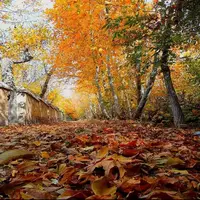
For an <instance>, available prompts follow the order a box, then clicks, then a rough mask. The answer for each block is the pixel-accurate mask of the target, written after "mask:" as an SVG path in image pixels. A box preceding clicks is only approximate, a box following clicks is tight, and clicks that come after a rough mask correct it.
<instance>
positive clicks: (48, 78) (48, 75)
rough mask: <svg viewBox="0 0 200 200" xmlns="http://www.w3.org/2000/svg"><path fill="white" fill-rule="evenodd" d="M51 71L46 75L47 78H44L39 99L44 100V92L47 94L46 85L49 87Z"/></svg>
mask: <svg viewBox="0 0 200 200" xmlns="http://www.w3.org/2000/svg"><path fill="white" fill-rule="evenodd" d="M53 71H54V70H53V69H51V71H50V72H49V73H47V77H46V80H45V82H44V85H43V87H42V92H41V94H40V97H41V98H44V96H45V94H46V92H47V89H48V85H49V81H50V79H51V76H52V74H53Z"/></svg>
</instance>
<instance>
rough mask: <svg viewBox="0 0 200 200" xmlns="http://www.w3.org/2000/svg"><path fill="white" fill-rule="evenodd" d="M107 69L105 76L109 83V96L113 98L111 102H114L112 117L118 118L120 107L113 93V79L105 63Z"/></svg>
mask: <svg viewBox="0 0 200 200" xmlns="http://www.w3.org/2000/svg"><path fill="white" fill-rule="evenodd" d="M106 67H107V74H108V81H109V85H110V91H111V94H112V96H113V101H114V105H113V106H114V115H115V116H114V117H117V118H120V105H119V100H118V96H117V94H116V92H115V88H114V84H113V77H112V74H111V70H110V66H109V64H108V63H107V65H106Z"/></svg>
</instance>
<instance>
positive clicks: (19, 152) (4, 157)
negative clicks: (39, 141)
mask: <svg viewBox="0 0 200 200" xmlns="http://www.w3.org/2000/svg"><path fill="white" fill-rule="evenodd" d="M33 155H34V154H33V153H32V152H29V151H27V150H23V149H14V150H9V151H6V152H4V153H2V154H1V155H0V165H4V164H7V163H9V162H10V161H11V160H15V159H18V158H31V157H33Z"/></svg>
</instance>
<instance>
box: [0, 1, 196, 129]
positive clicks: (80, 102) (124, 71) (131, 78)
mask: <svg viewBox="0 0 200 200" xmlns="http://www.w3.org/2000/svg"><path fill="white" fill-rule="evenodd" d="M27 4H28V5H27ZM29 4H30V5H32V6H31V8H33V10H34V13H36V12H41V7H40V1H39V0H38V1H34V6H33V2H32V1H26V4H24V5H25V7H26V8H28V7H29ZM9 5H12V1H11V0H10V1H7V2H6V3H4V4H0V6H1V9H2V10H1V11H0V14H2V15H1V16H0V20H2V21H4V22H5V23H7V22H9V23H11V24H12V26H10V28H9V35H6V34H5V32H4V31H3V30H2V34H1V35H2V43H1V54H2V55H1V66H2V80H3V81H4V82H6V83H8V84H9V85H11V86H12V87H15V85H17V86H24V87H26V88H28V89H30V90H32V91H33V92H35V93H36V94H38V95H40V96H41V97H42V98H48V100H50V101H51V102H52V103H54V104H55V105H56V106H59V107H60V108H61V109H62V110H64V111H66V112H67V113H68V114H69V116H71V117H72V118H80V117H86V118H88V117H90V118H91V117H93V118H105V119H112V118H119V119H133V118H135V119H139V118H141V117H146V118H149V119H152V118H153V116H156V113H158V112H159V110H161V111H163V112H161V115H166V116H168V118H170V117H169V113H170V114H171V116H173V121H174V124H175V126H177V127H179V126H180V125H181V124H182V123H184V114H185V109H186V107H187V106H186V105H188V104H190V105H192V106H190V107H191V109H189V111H187V113H186V114H188V113H189V115H190V114H191V113H192V115H193V114H195V116H200V113H199V112H198V105H196V104H197V103H196V102H198V101H199V98H200V93H199V90H198V87H197V86H199V83H200V75H199V74H200V73H199V65H198V63H199V56H198V49H199V22H200V19H199V16H200V15H199V12H200V11H199V7H200V6H199V4H198V0H176V1H166V0H154V1H153V2H149V1H148V2H146V1H145V0H132V1H130V0H120V1H119V0H118V1H116V0H108V1H105V0H97V1H92V0H79V1H74V0H69V1H64V0H55V2H54V6H53V8H52V9H48V10H47V11H46V14H47V16H48V18H49V21H48V20H47V19H45V21H40V22H39V21H38V22H36V23H35V22H30V21H29V20H25V21H23V20H22V19H23V18H26V17H23V18H22V19H21V18H20V20H21V21H20V23H19V20H16V21H12V20H13V17H11V16H12V14H13V12H14V14H15V15H16V13H18V12H19V13H20V15H21V13H23V15H31V13H32V11H30V12H27V10H26V9H24V10H23V9H16V10H12V9H10V7H9ZM7 8H9V9H7ZM5 13H6V15H5ZM13 66H14V67H13ZM70 79H71V80H73V82H76V83H75V86H76V93H75V94H74V96H72V98H70V99H66V98H65V97H63V96H62V89H63V88H62V87H61V86H62V85H65V84H66V83H68V81H69V80H70ZM150 94H151V95H150ZM167 97H168V98H167ZM144 108H145V111H144ZM168 108H170V110H169V111H168ZM146 114H148V115H146ZM162 117H163V116H161V118H162ZM186 118H187V117H186Z"/></svg>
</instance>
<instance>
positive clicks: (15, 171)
mask: <svg viewBox="0 0 200 200" xmlns="http://www.w3.org/2000/svg"><path fill="white" fill-rule="evenodd" d="M17 173H18V171H17V170H15V169H14V170H12V177H15V175H16V174H17Z"/></svg>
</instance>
